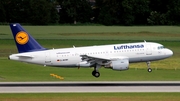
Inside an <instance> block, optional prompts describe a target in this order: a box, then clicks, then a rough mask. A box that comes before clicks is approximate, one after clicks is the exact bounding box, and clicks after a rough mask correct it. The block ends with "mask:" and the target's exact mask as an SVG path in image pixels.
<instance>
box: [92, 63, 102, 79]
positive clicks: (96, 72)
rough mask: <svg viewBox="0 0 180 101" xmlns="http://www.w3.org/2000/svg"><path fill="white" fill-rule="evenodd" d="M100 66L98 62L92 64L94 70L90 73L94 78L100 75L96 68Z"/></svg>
mask: <svg viewBox="0 0 180 101" xmlns="http://www.w3.org/2000/svg"><path fill="white" fill-rule="evenodd" d="M100 67H101V65H99V64H95V66H94V70H93V71H92V75H93V76H94V77H96V78H98V77H99V76H100V73H99V71H98V69H99V68H100Z"/></svg>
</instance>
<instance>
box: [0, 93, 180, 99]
mask: <svg viewBox="0 0 180 101" xmlns="http://www.w3.org/2000/svg"><path fill="white" fill-rule="evenodd" d="M179 94H180V93H45V94H41V93H30V94H25V93H22V94H21V93H19V94H0V101H24V100H25V101H179V99H180V96H179Z"/></svg>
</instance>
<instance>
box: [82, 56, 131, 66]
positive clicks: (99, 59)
mask: <svg viewBox="0 0 180 101" xmlns="http://www.w3.org/2000/svg"><path fill="white" fill-rule="evenodd" d="M81 57H82V58H81V59H82V61H87V62H88V63H91V64H94V63H98V62H101V63H102V62H103V61H106V62H107V61H115V60H120V59H128V57H124V56H119V57H96V56H89V55H81Z"/></svg>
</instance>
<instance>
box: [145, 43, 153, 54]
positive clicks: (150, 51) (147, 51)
mask: <svg viewBox="0 0 180 101" xmlns="http://www.w3.org/2000/svg"><path fill="white" fill-rule="evenodd" d="M146 55H152V48H151V45H146Z"/></svg>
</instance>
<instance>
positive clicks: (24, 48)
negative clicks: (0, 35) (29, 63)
mask: <svg viewBox="0 0 180 101" xmlns="http://www.w3.org/2000/svg"><path fill="white" fill-rule="evenodd" d="M10 27H11V31H12V34H13V36H14V40H15V43H16V46H17V49H18V51H19V53H23V52H32V51H41V50H46V49H45V48H44V47H42V46H41V45H40V44H39V43H38V42H37V41H36V40H35V39H34V38H33V37H32V36H31V35H30V34H29V33H28V32H27V31H26V30H25V29H24V28H23V27H22V26H21V25H20V24H19V23H12V24H10Z"/></svg>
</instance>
